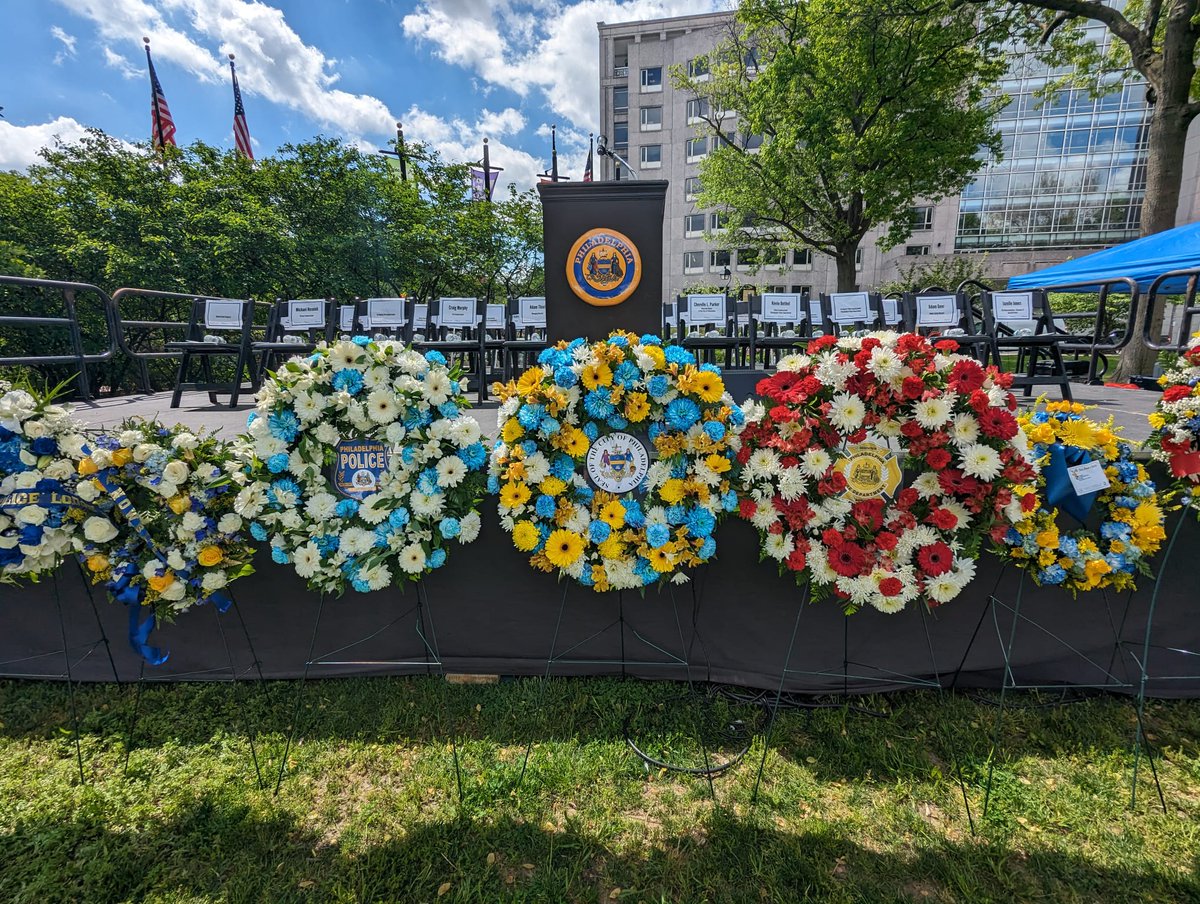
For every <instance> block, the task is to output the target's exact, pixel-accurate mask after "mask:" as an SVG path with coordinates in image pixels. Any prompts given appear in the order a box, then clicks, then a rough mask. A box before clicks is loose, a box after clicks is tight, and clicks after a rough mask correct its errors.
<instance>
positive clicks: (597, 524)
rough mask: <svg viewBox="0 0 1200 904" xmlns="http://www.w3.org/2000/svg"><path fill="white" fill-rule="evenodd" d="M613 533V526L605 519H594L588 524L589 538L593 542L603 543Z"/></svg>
mask: <svg viewBox="0 0 1200 904" xmlns="http://www.w3.org/2000/svg"><path fill="white" fill-rule="evenodd" d="M611 533H612V528H611V527H609V526H608V525H607V524H605V523H604V522H603V521H593V522H592V523H591V524H589V525H588V538H589V539H590V540H591V541H592V542H593V543H603V542H604V541H605V540H607V539H608V535H609V534H611Z"/></svg>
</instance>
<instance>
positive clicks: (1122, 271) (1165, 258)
mask: <svg viewBox="0 0 1200 904" xmlns="http://www.w3.org/2000/svg"><path fill="white" fill-rule="evenodd" d="M1197 267H1200V223H1188V224H1187V225H1186V226H1178V227H1176V228H1175V229H1168V230H1167V231H1166V232H1158V233H1155V234H1154V235H1148V236H1146V237H1145V238H1141V239H1134V240H1133V241H1132V242H1126V243H1125V244H1123V245H1115V246H1113V247H1112V248H1105V249H1104V250H1103V251H1097V252H1095V253H1094V254H1087V255H1084V256H1083V257H1080V258H1076V259H1075V260H1072V261H1064V262H1063V263H1061V264H1055V265H1054V266H1053V267H1045V268H1043V269H1041V270H1034V271H1033V272H1032V273H1022V274H1021V275H1020V276H1014V277H1012V278H1011V279H1009V281H1008V288H1010V289H1041V288H1043V287H1045V286H1058V285H1064V284H1067V283H1085V282H1087V281H1088V280H1099V281H1100V282H1103V281H1104V280H1107V279H1117V278H1118V277H1122V276H1124V277H1128V278H1130V279H1135V280H1137V284H1138V288H1139V289H1141V290H1142V291H1143V292H1144V291H1146V290H1147V289H1149V288H1150V283H1152V282H1154V280H1155V278H1156V277H1158V276H1161V275H1162V274H1164V273H1170V272H1171V271H1172V270H1188V269H1194V268H1197ZM1071 291H1073V292H1089V291H1096V287H1082V288H1078V289H1072V290H1071ZM1185 291H1187V278H1186V277H1175V278H1172V279H1169V280H1167V281H1166V282H1165V283H1163V284H1162V286H1160V287H1159V292H1161V293H1162V294H1165V295H1178V294H1180V293H1182V292H1185Z"/></svg>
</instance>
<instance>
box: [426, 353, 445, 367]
mask: <svg viewBox="0 0 1200 904" xmlns="http://www.w3.org/2000/svg"><path fill="white" fill-rule="evenodd" d="M425 360H426V361H428V362H429V363H430V364H442V365H444V364H445V363H446V356H445V355H443V354H442V353H441V352H439V351H428V352H426V353H425Z"/></svg>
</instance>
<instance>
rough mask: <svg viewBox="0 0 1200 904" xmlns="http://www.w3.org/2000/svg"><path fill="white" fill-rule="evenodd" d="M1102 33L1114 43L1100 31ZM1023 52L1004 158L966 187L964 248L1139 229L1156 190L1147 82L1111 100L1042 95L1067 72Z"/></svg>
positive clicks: (1054, 241)
mask: <svg viewBox="0 0 1200 904" xmlns="http://www.w3.org/2000/svg"><path fill="white" fill-rule="evenodd" d="M1090 30H1091V31H1093V32H1095V34H1094V37H1096V38H1098V39H1100V40H1105V36H1104V34H1102V33H1101V31H1100V30H1097V29H1090ZM1060 74H1061V72H1060V71H1053V70H1050V69H1049V68H1048V67H1047V66H1045V65H1044V64H1043V63H1041V62H1039V61H1038V60H1037V59H1036V58H1035V56H1034V55H1033V54H1031V53H1028V52H1026V53H1020V52H1017V53H1014V54H1013V56H1012V63H1011V65H1010V67H1009V71H1008V73H1007V75H1006V76H1005V78H1004V80H1003V81H1002V82H1001V84H1000V86H999V89H1000V91H1001V92H1003V93H1004V94H1007V95H1009V97H1010V98H1011V101H1010V103H1009V104H1008V106H1007V107H1005V109H1004V111H1003V112H1002V113H1001V114H1000V116H999V120H998V121H997V123H996V125H997V128H998V129H999V131H1000V134H1001V139H1002V141H1003V157H1002V158H1001V159H999V160H992V161H990V162H989V163H988V165H987V167H986V168H985V169H984V170H983V171H982V172H981V173H980V174H979V176H978V177H977V178H976V179H975V181H974V182H973V183H972V184H971V185H969V186H967V188H966V189H965V190H964V191H963V193H962V198H961V201H960V203H959V209H958V230H957V234H956V236H955V243H954V244H955V248H956V249H958V250H962V251H975V250H980V251H982V250H988V249H999V248H1020V247H1027V248H1038V247H1040V248H1047V247H1064V248H1071V247H1093V246H1103V245H1110V244H1113V243H1115V242H1123V241H1126V240H1128V239H1131V238H1136V237H1137V235H1138V220H1139V218H1140V216H1141V208H1142V199H1143V197H1144V196H1145V192H1146V133H1147V128H1148V124H1147V123H1148V113H1149V110H1148V108H1147V106H1146V99H1145V93H1146V92H1145V86H1144V85H1142V84H1141V83H1140V82H1138V81H1135V80H1132V79H1130V80H1126V81H1125V82H1123V83H1121V84H1120V86H1119V87H1118V88H1116V89H1115V90H1114V91H1112V92H1111V93H1109V94H1106V95H1104V96H1102V97H1098V98H1093V97H1091V96H1090V94H1089V92H1088V91H1086V90H1077V89H1068V90H1064V91H1060V92H1058V93H1057V94H1056V95H1054V96H1053V97H1051V98H1049V99H1048V100H1046V101H1045V102H1042V100H1041V99H1040V98H1039V97H1038V96H1037V92H1038V91H1039V90H1041V89H1042V88H1044V87H1045V86H1046V84H1047V83H1048V82H1049V81H1051V80H1052V79H1054V78H1055V77H1056V76H1058V75H1060Z"/></svg>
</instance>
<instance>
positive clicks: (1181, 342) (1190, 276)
mask: <svg viewBox="0 0 1200 904" xmlns="http://www.w3.org/2000/svg"><path fill="white" fill-rule="evenodd" d="M1174 279H1182V280H1185V283H1184V291H1183V292H1182V295H1183V310H1182V312H1181V314H1182V322H1181V323H1180V329H1179V335H1178V336H1177V337H1175V339H1174V341H1172V342H1163V341H1162V339H1161V337H1156V336H1152V335H1151V331H1152V330H1153V329H1154V314H1155V307H1156V305H1157V303H1158V299H1159V295H1160V293H1161V295H1163V296H1166V295H1179V294H1181V293H1179V292H1163V291H1162V286H1163V285H1164V284H1165V283H1166V282H1167V281H1168V280H1174ZM1198 283H1200V268H1194V269H1188V270H1172V271H1171V272H1170V273H1164V274H1162V275H1161V276H1159V277H1158V278H1157V279H1156V280H1154V282H1152V283H1150V288H1149V289H1148V290H1147V291H1146V305H1147V307H1148V310H1147V311H1146V320H1145V322H1144V323H1143V324H1142V341H1144V342H1145V343H1146V345H1147V347H1149V348H1152V349H1154V350H1155V351H1159V352H1182V351H1183V350H1184V349H1185V348H1187V344H1188V338H1189V337H1190V336H1191V335H1192V332H1193V326H1192V323H1193V321H1194V320H1195V319H1196V318H1197V317H1198V316H1200V306H1197V304H1196V287H1197V284H1198ZM1130 319H1131V320H1132V318H1130Z"/></svg>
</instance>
